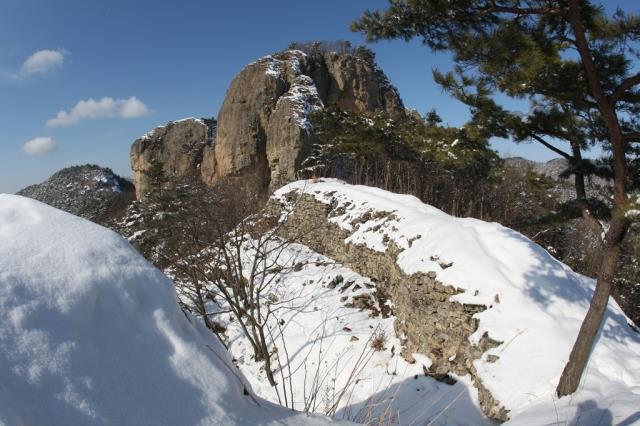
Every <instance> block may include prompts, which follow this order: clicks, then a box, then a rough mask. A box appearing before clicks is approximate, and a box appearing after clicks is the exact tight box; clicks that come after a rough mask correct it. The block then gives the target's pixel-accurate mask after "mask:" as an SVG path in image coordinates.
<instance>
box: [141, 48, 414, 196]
mask: <svg viewBox="0 0 640 426" xmlns="http://www.w3.org/2000/svg"><path fill="white" fill-rule="evenodd" d="M329 104H337V105H339V106H340V107H341V108H343V109H345V110H349V111H357V112H367V111H370V112H373V111H386V112H387V113H388V114H390V115H391V116H394V117H397V116H399V115H401V114H404V106H403V104H402V100H401V99H400V96H399V95H398V92H397V90H396V89H395V88H394V87H393V86H392V85H391V83H390V82H389V80H388V79H387V77H386V76H385V75H384V73H383V72H382V71H381V70H380V69H379V68H378V67H377V66H376V65H375V64H374V63H373V61H372V60H369V59H366V58H363V57H359V56H357V55H354V54H346V53H344V54H338V53H335V52H326V53H313V54H306V53H304V52H302V51H300V50H286V51H284V52H282V53H278V54H274V55H269V56H265V57H263V58H261V59H259V60H258V61H256V62H253V63H251V64H249V65H247V66H246V67H245V68H244V69H243V70H242V71H241V72H240V73H239V74H238V75H237V76H236V77H235V78H234V80H233V81H232V83H231V85H230V86H229V89H228V90H227V95H226V97H225V100H224V102H223V104H222V107H221V109H220V113H219V115H218V125H217V129H215V130H212V125H211V123H205V122H204V121H201V120H195V119H188V120H180V121H177V122H172V123H169V124H167V125H166V126H162V127H158V128H156V129H155V130H153V131H152V132H150V133H148V134H147V135H145V136H143V137H141V138H139V139H138V140H136V141H135V142H134V144H133V146H132V147H131V166H132V168H133V170H134V172H135V183H136V193H137V195H138V198H139V197H140V196H141V195H142V194H144V193H145V191H146V190H147V189H148V182H147V180H146V176H145V173H144V172H145V171H146V170H148V169H149V167H150V165H151V162H152V161H158V162H160V163H161V164H162V166H163V169H164V171H165V173H166V174H167V176H169V177H184V176H187V175H189V174H193V175H194V176H199V177H196V178H197V179H201V180H202V182H204V183H206V184H209V185H211V184H213V183H214V182H215V181H216V180H218V179H220V178H222V177H227V176H236V177H239V178H243V179H248V178H251V179H255V180H256V182H257V183H258V185H260V186H261V187H262V189H263V190H265V191H268V190H272V189H274V188H278V187H279V186H281V185H282V184H284V183H287V182H290V181H292V180H295V178H296V171H297V170H298V169H299V167H300V164H301V163H302V161H303V160H304V158H306V156H307V155H308V153H309V152H310V149H311V146H312V144H313V142H314V134H313V129H312V126H311V124H310V122H309V114H310V113H311V112H313V111H315V110H317V109H319V108H322V107H324V106H325V105H329Z"/></svg>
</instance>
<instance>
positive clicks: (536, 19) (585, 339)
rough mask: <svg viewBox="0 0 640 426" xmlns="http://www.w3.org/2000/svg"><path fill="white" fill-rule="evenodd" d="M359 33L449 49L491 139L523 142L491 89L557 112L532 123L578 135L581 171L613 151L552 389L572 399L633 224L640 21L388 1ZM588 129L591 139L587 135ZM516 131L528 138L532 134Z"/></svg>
mask: <svg viewBox="0 0 640 426" xmlns="http://www.w3.org/2000/svg"><path fill="white" fill-rule="evenodd" d="M353 29H354V30H355V31H361V32H364V33H366V35H367V38H368V40H369V41H375V40H381V39H394V38H400V39H405V40H409V39H412V38H414V37H419V38H421V39H422V41H423V42H424V44H426V45H427V46H429V47H430V48H431V49H433V50H440V51H442V50H448V51H452V52H453V54H454V60H455V62H456V63H457V64H458V65H460V68H458V71H460V72H459V73H458V76H459V78H460V79H461V80H460V82H461V84H460V85H458V88H463V87H468V86H472V85H475V86H476V87H477V88H479V89H480V91H479V92H478V93H476V95H477V99H476V100H477V101H478V102H486V101H489V103H488V104H485V105H484V106H482V107H481V108H478V109H477V112H478V113H479V114H480V115H482V116H483V117H484V119H485V120H486V122H487V123H491V124H492V125H493V127H492V128H491V130H492V131H493V132H494V133H493V134H499V133H500V132H503V133H504V134H505V135H508V134H512V135H514V134H515V135H518V133H517V131H518V126H517V125H513V123H512V125H511V126H506V127H505V128H504V129H500V126H503V127H504V125H505V123H508V122H509V119H510V116H509V114H505V111H504V110H502V109H501V108H500V107H499V106H498V105H497V104H496V103H495V102H491V101H490V95H491V93H490V91H491V90H495V91H497V92H500V93H501V94H504V95H507V96H510V97H514V98H526V99H530V100H531V101H534V102H535V101H539V102H542V103H543V104H546V105H549V103H550V102H551V103H553V104H552V105H557V106H558V107H557V108H552V109H551V110H548V111H546V112H544V113H543V114H541V115H540V116H539V117H534V119H535V120H537V123H535V124H536V126H542V128H543V129H544V128H545V126H547V127H546V129H545V131H544V132H543V134H545V135H547V136H551V135H553V136H560V137H561V138H563V139H565V140H567V138H569V139H571V138H574V137H575V136H580V137H581V140H577V141H575V142H574V145H575V148H576V149H575V151H572V153H571V155H570V156H571V159H572V161H573V166H574V167H575V168H576V170H580V169H579V168H580V167H582V164H583V163H582V162H581V161H579V160H580V157H578V154H579V151H580V149H581V148H582V147H583V145H584V143H585V141H586V140H587V139H589V140H591V141H595V142H597V143H599V144H601V145H602V146H603V148H605V149H607V150H609V151H610V152H611V162H610V164H611V167H612V169H613V185H614V188H613V210H612V213H611V220H610V222H609V227H608V229H607V231H606V233H605V235H604V239H603V257H602V262H601V265H600V268H599V273H598V280H597V284H596V289H595V292H594V295H593V297H592V301H591V304H590V307H589V310H588V312H587V314H586V316H585V319H584V321H583V323H582V326H581V328H580V331H579V334H578V337H577V339H576V342H575V344H574V347H573V349H572V351H571V354H570V356H569V361H568V363H567V365H566V366H565V369H564V371H563V373H562V376H561V378H560V382H559V384H558V387H557V389H556V392H557V394H558V395H559V396H564V395H568V394H571V393H573V392H575V391H576V389H577V387H578V384H579V382H580V379H581V376H582V374H583V372H584V370H585V367H586V365H587V362H588V359H589V355H590V353H591V349H592V347H593V344H594V341H595V338H596V336H597V333H598V331H599V329H600V326H601V324H602V321H603V319H604V314H605V311H606V307H607V303H608V299H609V295H610V293H611V287H612V281H613V277H614V275H615V273H616V270H617V267H618V258H619V255H620V250H621V246H622V242H623V240H624V238H625V235H626V234H627V231H628V229H629V225H630V218H629V215H628V214H627V211H628V210H629V205H630V204H631V202H632V201H631V198H630V197H629V191H630V190H632V189H633V188H632V186H631V185H632V182H631V179H630V176H629V164H630V162H632V161H634V158H635V154H634V152H633V149H634V148H635V147H637V144H638V143H640V123H639V121H638V118H637V117H638V112H640V91H639V90H638V85H640V73H636V71H634V70H633V65H634V60H637V59H638V57H639V55H638V50H637V48H638V44H639V42H640V17H639V16H636V15H630V14H626V13H624V12H623V11H621V10H618V11H617V12H616V13H615V14H614V15H612V16H607V15H606V14H605V12H604V8H603V7H602V6H601V5H596V4H594V3H593V2H591V1H589V0H390V6H389V8H388V9H387V10H385V11H382V12H381V11H375V12H369V11H367V12H365V14H364V15H363V16H362V18H361V19H360V20H359V21H358V22H355V23H354V24H353ZM463 67H464V68H463ZM465 70H466V71H465ZM465 72H466V73H467V75H464V73H465ZM470 72H471V74H472V75H471V77H469V73H470ZM440 77H443V76H440ZM449 83H451V84H454V82H453V81H452V80H449ZM489 89H490V90H489ZM471 96H473V95H471ZM554 115H555V116H557V115H560V117H561V119H562V120H569V121H572V120H573V121H574V124H573V130H571V129H570V130H569V131H568V132H566V134H560V135H556V133H557V130H562V129H561V128H559V127H558V126H555V125H553V124H552V121H551V120H552V117H553V116H554ZM476 118H477V117H476ZM578 119H579V120H578ZM585 124H586V126H587V127H586V128H587V129H588V132H587V133H581V132H583V130H582V129H583V128H584V126H585ZM536 128H538V127H536ZM520 130H521V131H525V133H524V134H527V132H526V130H531V127H530V128H528V129H527V126H524V127H523V128H521V129H520ZM528 135H529V137H533V136H532V134H531V133H530V132H529V133H528ZM521 136H522V134H521ZM545 142H548V141H545ZM549 145H550V144H549ZM578 185H579V183H577V185H576V190H577V191H576V192H578V190H579V188H578ZM585 210H586V212H587V213H588V212H589V210H588V208H587V209H585Z"/></svg>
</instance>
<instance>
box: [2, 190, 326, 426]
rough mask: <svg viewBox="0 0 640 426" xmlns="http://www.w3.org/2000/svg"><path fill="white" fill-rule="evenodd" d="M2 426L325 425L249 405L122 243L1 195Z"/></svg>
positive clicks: (206, 339)
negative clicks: (142, 425)
mask: <svg viewBox="0 0 640 426" xmlns="http://www.w3.org/2000/svg"><path fill="white" fill-rule="evenodd" d="M0 312H1V313H2V314H1V315H0V424H5V423H6V424H11V425H13V424H122V425H124V424H136V425H139V424H154V425H164V424H171V425H176V424H183V425H192V424H225V425H233V424H243V425H246V424H304V423H313V424H319V423H325V422H326V420H325V419H322V418H309V417H306V416H302V415H299V414H295V413H293V412H291V411H287V410H285V409H283V408H281V407H276V406H275V405H273V404H270V403H268V402H267V401H264V400H260V399H258V398H255V397H253V396H252V394H251V390H250V388H249V387H248V385H246V384H245V379H244V377H243V376H242V375H241V374H240V373H239V371H238V370H237V369H236V368H235V367H234V366H233V365H232V364H231V362H230V360H229V358H228V355H227V353H226V351H224V349H223V348H222V347H221V346H220V344H219V343H218V342H217V341H216V340H215V339H214V338H213V337H212V335H211V334H210V333H209V332H208V331H207V330H204V329H202V328H201V327H200V326H198V325H197V324H195V323H192V321H191V320H190V319H189V318H188V317H187V316H185V315H184V314H183V313H182V311H181V310H180V309H179V308H178V305H177V303H176V296H175V293H174V289H173V285H172V283H171V281H170V280H169V279H168V278H166V276H164V275H163V274H162V273H161V272H160V271H158V270H156V269H155V268H154V267H152V266H151V265H150V264H149V263H147V262H146V261H145V260H144V259H143V258H142V256H140V255H139V254H138V253H137V252H136V251H135V250H134V249H133V248H132V247H131V246H130V245H129V243H127V242H126V240H124V239H123V238H121V237H120V236H118V235H116V234H115V233H113V232H110V231H108V230H106V229H104V228H102V227H99V226H97V225H95V224H92V223H91V222H88V221H86V220H83V219H80V218H77V217H75V216H72V215H70V214H67V213H64V212H62V211H59V210H56V209H54V208H52V207H49V206H46V205H44V204H41V203H39V202H37V201H34V200H30V199H27V198H23V197H19V196H13V195H0Z"/></svg>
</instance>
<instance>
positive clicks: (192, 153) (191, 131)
mask: <svg viewBox="0 0 640 426" xmlns="http://www.w3.org/2000/svg"><path fill="white" fill-rule="evenodd" d="M215 128H216V123H215V120H201V119H196V118H186V119H183V120H177V121H170V122H169V123H167V124H166V125H164V126H159V127H156V128H155V129H154V130H153V131H151V132H149V133H147V134H145V135H144V136H142V137H140V138H138V139H136V140H135V142H134V143H133V145H132V146H131V168H132V169H133V171H134V173H135V186H136V196H137V198H140V197H141V196H142V195H143V194H144V193H145V192H147V191H148V190H149V183H148V179H147V176H146V174H145V172H146V171H147V170H149V168H150V167H151V164H152V163H153V162H159V163H161V164H162V167H163V170H164V172H165V174H166V175H167V177H173V178H183V177H187V176H191V175H193V176H199V174H200V163H201V162H202V157H203V150H204V149H205V148H207V147H210V146H211V145H212V144H213V140H214V138H215Z"/></svg>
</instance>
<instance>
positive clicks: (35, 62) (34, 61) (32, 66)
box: [19, 49, 68, 77]
mask: <svg viewBox="0 0 640 426" xmlns="http://www.w3.org/2000/svg"><path fill="white" fill-rule="evenodd" d="M66 55H68V52H67V51H66V50H64V49H55V50H49V49H44V50H38V51H37V52H35V53H34V54H32V55H31V56H29V57H28V58H27V60H26V61H24V63H23V64H22V67H21V68H20V73H19V76H21V77H26V76H32V75H39V74H46V73H48V72H50V71H52V70H54V69H56V68H60V67H62V65H63V64H64V57H65V56H66Z"/></svg>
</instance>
